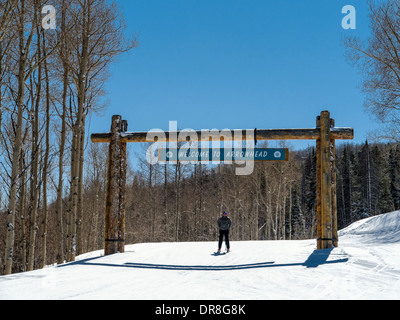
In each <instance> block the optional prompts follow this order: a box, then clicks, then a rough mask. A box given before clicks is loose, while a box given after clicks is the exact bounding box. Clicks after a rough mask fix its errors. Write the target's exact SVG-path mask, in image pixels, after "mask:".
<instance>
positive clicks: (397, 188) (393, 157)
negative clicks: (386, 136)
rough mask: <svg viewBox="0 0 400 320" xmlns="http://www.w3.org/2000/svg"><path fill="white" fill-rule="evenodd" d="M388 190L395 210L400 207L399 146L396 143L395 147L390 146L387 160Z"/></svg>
mask: <svg viewBox="0 0 400 320" xmlns="http://www.w3.org/2000/svg"><path fill="white" fill-rule="evenodd" d="M388 162H389V163H388V167H389V178H390V192H391V194H392V198H393V205H394V209H395V210H399V209H400V148H399V145H398V144H396V146H395V148H390V153H389V160H388Z"/></svg>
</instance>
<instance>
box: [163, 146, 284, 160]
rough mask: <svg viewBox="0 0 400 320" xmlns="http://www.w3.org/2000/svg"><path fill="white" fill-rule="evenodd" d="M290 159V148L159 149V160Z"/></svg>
mask: <svg viewBox="0 0 400 320" xmlns="http://www.w3.org/2000/svg"><path fill="white" fill-rule="evenodd" d="M288 159H289V150H288V149H265V148H263V149H261V148H254V149H253V148H250V149H243V148H233V149H226V148H189V149H188V148H181V149H159V150H158V160H159V161H161V162H168V161H194V162H198V161H199V162H200V161H201V162H211V161H215V162H226V161H288Z"/></svg>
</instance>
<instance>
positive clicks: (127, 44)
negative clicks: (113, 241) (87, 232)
mask: <svg viewBox="0 0 400 320" xmlns="http://www.w3.org/2000/svg"><path fill="white" fill-rule="evenodd" d="M45 5H46V1H43V0H1V1H0V127H1V133H0V161H1V162H0V165H1V167H0V185H1V187H0V188H1V189H0V199H1V207H2V216H1V219H2V223H1V232H0V234H1V247H2V250H1V253H2V254H1V257H0V261H1V263H0V265H2V266H3V268H2V272H3V273H5V274H10V273H11V272H13V271H16V270H18V271H27V270H33V269H34V268H36V267H39V266H44V265H45V264H46V261H47V252H46V249H47V245H46V244H47V243H48V241H49V240H51V241H54V242H55V243H57V245H58V247H57V258H56V261H58V262H62V261H64V260H67V261H71V260H73V259H74V256H75V254H76V248H77V243H76V241H77V234H78V233H79V232H80V228H81V221H82V215H83V189H84V187H83V176H84V172H83V171H84V158H85V152H84V150H85V145H86V130H85V128H86V119H87V116H88V115H89V114H90V113H91V112H99V111H101V109H102V108H104V107H105V106H104V103H103V102H102V100H101V97H102V96H103V95H104V85H105V82H106V80H107V78H108V77H109V73H108V70H109V67H110V64H111V63H112V62H113V61H114V60H115V58H116V57H117V56H118V55H119V54H121V53H123V52H126V51H128V50H130V49H131V48H133V47H134V46H135V45H136V42H135V39H134V38H132V39H129V38H126V37H125V36H124V32H125V25H124V20H123V16H122V14H121V12H120V11H119V9H118V7H117V5H116V4H115V2H110V1H106V0H54V1H52V5H53V6H54V7H55V9H56V12H57V20H56V29H55V30H51V29H48V28H44V26H43V24H44V23H47V22H46V21H43V19H44V17H45V16H44V15H43V14H42V8H43V7H44V6H45ZM50 206H54V210H55V213H54V216H51V217H50V215H49V213H50V211H51V208H50ZM49 219H54V220H55V221H56V223H55V226H54V228H55V229H56V230H57V232H55V234H54V238H52V239H49V237H48V235H49V230H48V227H47V226H48V222H49ZM64 220H65V221H64ZM64 238H65V239H66V242H65V241H64V240H65V239H64ZM18 241H19V243H18ZM39 242H41V243H42V244H41V245H39V244H38V243H39ZM64 242H65V244H64ZM39 247H40V248H41V252H40V253H39V252H38V251H37V248H39ZM38 256H41V257H42V258H41V259H39V260H38V258H37V257H38Z"/></svg>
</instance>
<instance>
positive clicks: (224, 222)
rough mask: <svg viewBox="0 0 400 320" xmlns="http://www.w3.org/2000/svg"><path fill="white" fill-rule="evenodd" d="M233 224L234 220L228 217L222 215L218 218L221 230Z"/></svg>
mask: <svg viewBox="0 0 400 320" xmlns="http://www.w3.org/2000/svg"><path fill="white" fill-rule="evenodd" d="M231 226H232V221H231V219H229V218H228V217H221V218H219V219H218V227H219V230H224V231H226V230H229V229H230V228H231Z"/></svg>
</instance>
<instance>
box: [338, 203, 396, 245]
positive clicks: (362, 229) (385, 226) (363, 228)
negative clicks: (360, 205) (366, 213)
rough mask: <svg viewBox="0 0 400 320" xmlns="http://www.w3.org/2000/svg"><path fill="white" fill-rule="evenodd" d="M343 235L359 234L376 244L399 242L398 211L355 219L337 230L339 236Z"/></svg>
mask: <svg viewBox="0 0 400 320" xmlns="http://www.w3.org/2000/svg"><path fill="white" fill-rule="evenodd" d="M343 236H347V237H352V236H361V237H360V238H363V239H364V241H367V242H371V243H376V244H379V243H380V244H382V243H395V242H400V211H394V212H391V213H387V214H382V215H379V216H375V217H371V218H367V219H364V220H360V221H357V222H355V223H353V224H352V225H350V226H349V227H347V228H345V229H343V230H341V231H340V232H339V237H343ZM359 241H360V240H359ZM361 241H362V240H361Z"/></svg>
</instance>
